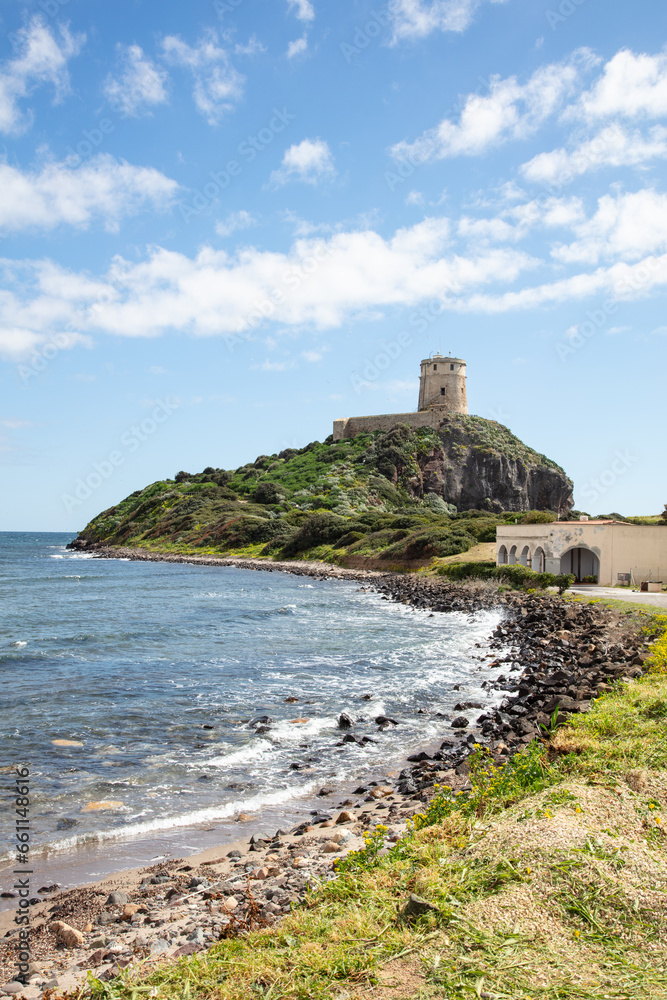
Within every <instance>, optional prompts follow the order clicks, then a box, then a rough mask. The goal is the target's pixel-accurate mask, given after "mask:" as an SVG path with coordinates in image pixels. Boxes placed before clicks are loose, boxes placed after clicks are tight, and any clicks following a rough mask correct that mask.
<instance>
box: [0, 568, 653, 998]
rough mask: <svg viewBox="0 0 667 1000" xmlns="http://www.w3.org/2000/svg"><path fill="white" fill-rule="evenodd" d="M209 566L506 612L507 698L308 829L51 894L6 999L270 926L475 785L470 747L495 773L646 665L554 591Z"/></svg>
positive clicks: (465, 709) (1, 949) (431, 604)
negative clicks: (363, 585) (376, 842)
mask: <svg viewBox="0 0 667 1000" xmlns="http://www.w3.org/2000/svg"><path fill="white" fill-rule="evenodd" d="M129 553H133V554H132V555H130V554H129ZM95 555H96V556H98V555H99V556H101V557H102V558H104V557H106V558H109V557H113V558H119V557H120V558H151V557H153V556H155V558H159V559H160V561H173V562H204V561H205V560H206V561H207V560H208V559H209V557H200V558H197V557H179V556H173V557H172V556H161V555H159V554H145V553H143V552H141V553H140V554H137V553H136V550H122V549H121V550H119V549H113V550H96V551H95ZM206 564H211V563H208V561H207V563H206ZM212 564H215V565H240V566H242V568H253V569H282V568H285V569H287V570H288V571H289V572H297V573H299V574H300V575H308V576H314V577H317V578H319V577H336V578H338V577H339V578H345V579H356V580H361V581H365V582H367V583H368V584H369V585H370V587H371V588H372V589H373V590H375V591H378V592H380V593H381V594H382V595H383V597H385V598H386V599H387V600H392V601H399V602H402V603H404V604H408V605H411V606H413V607H415V608H419V609H422V610H424V611H427V612H429V613H434V612H446V611H464V612H468V613H474V612H476V611H479V610H483V609H489V608H493V607H498V606H499V605H501V606H502V607H503V608H504V611H505V614H504V616H503V620H502V621H501V623H500V625H499V626H498V627H497V628H496V630H495V632H494V634H493V637H492V640H491V649H492V650H493V651H494V652H493V653H491V654H485V656H484V657H480V658H481V659H483V658H486V657H487V656H488V657H489V658H491V659H492V660H493V662H492V663H489V664H488V666H494V667H498V668H499V669H500V670H504V671H506V672H504V673H501V674H500V675H499V676H498V678H497V680H496V681H495V682H486V683H487V685H488V686H489V687H494V688H497V690H499V691H500V692H502V693H504V695H505V698H504V701H503V703H502V704H501V706H500V707H499V708H497V709H492V710H491V709H487V710H482V711H481V712H480V711H479V709H483V706H482V705H481V704H473V703H471V702H461V703H460V704H459V705H457V706H456V712H457V713H458V714H456V716H455V718H453V719H452V720H449V721H445V720H444V719H443V729H444V730H445V731H444V732H443V736H444V737H445V738H444V739H443V740H442V742H441V744H440V746H439V748H437V747H436V748H433V747H428V748H425V749H424V750H423V751H421V752H419V753H416V754H412V755H411V756H410V757H409V758H408V760H407V761H406V766H405V767H404V768H403V770H401V771H400V773H398V774H395V773H394V774H388V775H387V776H386V778H385V779H383V780H382V781H380V782H375V781H374V782H369V783H367V784H365V785H364V786H359V787H358V788H357V789H355V791H354V793H353V797H351V798H348V799H345V800H344V801H342V802H340V803H338V804H337V806H336V807H335V808H333V807H329V808H327V809H326V811H321V812H315V813H314V814H313V815H312V818H311V820H310V821H309V822H307V823H302V824H300V825H299V826H298V827H295V828H293V829H291V830H278V831H276V833H275V834H268V833H266V832H265V831H263V830H261V829H256V830H255V832H254V833H253V835H252V836H251V837H250V839H249V840H248V839H245V840H244V841H243V842H240V843H238V844H236V845H226V847H224V848H218V849H217V850H213V851H209V852H206V853H205V854H202V855H199V856H196V857H194V858H188V859H178V860H173V861H168V862H164V863H160V864H159V865H155V866H153V867H151V868H145V869H142V870H141V871H139V872H135V873H121V874H120V875H119V876H117V877H115V878H113V879H107V880H105V882H104V883H101V884H98V885H94V886H91V887H87V888H80V889H72V890H69V891H67V892H62V893H57V894H53V895H52V894H50V893H48V892H47V891H46V889H47V888H48V887H44V891H42V892H41V895H42V900H36V902H35V908H34V913H33V934H32V958H33V963H32V965H31V977H30V982H29V983H28V984H27V985H23V984H21V983H18V982H15V981H11V982H10V980H11V977H12V975H13V973H14V971H15V969H16V953H17V931H16V929H15V928H14V929H10V930H9V931H8V933H7V934H6V935H5V939H4V940H3V941H2V943H1V944H0V983H4V984H5V985H4V987H0V994H8V995H18V996H23V997H25V998H26V1000H38V998H40V997H41V996H43V994H44V992H45V991H46V990H55V991H57V992H58V993H60V992H68V991H71V990H73V989H75V988H77V987H80V986H81V984H82V983H83V982H84V981H85V975H86V972H87V971H88V970H92V971H93V972H94V973H95V975H97V976H100V977H101V978H103V979H111V978H113V977H114V976H116V975H118V973H119V972H120V971H121V970H122V969H124V968H128V967H130V966H132V967H133V968H137V967H140V966H146V967H147V968H150V967H152V966H153V965H155V964H157V963H162V962H166V961H175V960H177V959H178V958H180V957H181V956H183V955H189V954H194V953H195V952H197V951H200V950H203V949H206V948H207V947H210V945H211V944H212V943H214V942H215V941H216V940H219V939H220V938H224V937H231V936H234V935H236V934H239V933H241V934H242V933H245V932H247V931H248V930H250V929H254V928H258V927H267V926H270V925H271V924H273V923H275V921H276V920H279V919H280V917H281V916H282V915H283V914H284V913H287V912H289V911H290V909H292V908H293V907H294V906H296V905H298V904H299V902H300V900H301V899H302V898H303V896H304V895H305V893H306V892H307V890H308V888H309V887H314V886H316V885H318V884H319V883H320V882H322V881H323V880H326V879H330V878H334V877H336V876H335V871H334V865H333V862H334V861H335V859H336V858H339V857H342V856H344V855H345V854H346V853H347V852H349V851H350V850H355V849H358V848H359V847H360V846H362V844H363V840H362V834H363V832H364V831H365V830H367V829H369V828H371V829H372V828H374V827H375V826H376V825H377V824H378V823H380V822H381V823H382V824H383V825H384V826H386V827H387V828H388V829H387V833H386V838H387V841H388V842H392V841H394V842H395V841H396V840H398V839H399V838H400V836H401V835H402V833H403V832H404V830H405V826H406V821H407V820H408V818H409V817H410V816H412V815H413V814H414V813H415V812H416V811H419V810H421V809H422V808H423V806H424V804H425V803H426V802H428V800H429V799H430V798H431V797H432V795H433V794H434V788H433V786H434V784H435V783H439V784H447V785H449V786H450V787H452V788H453V789H454V790H462V791H464V792H465V791H466V790H467V789H469V788H470V783H469V778H468V772H469V768H468V761H467V758H468V756H469V754H470V753H471V751H472V750H473V749H474V748H475V747H476V746H479V745H480V744H483V745H485V746H486V747H487V748H488V750H489V752H490V753H491V755H492V756H493V758H494V759H495V760H496V761H497V762H498V763H502V762H504V761H506V760H507V759H508V757H509V755H510V754H512V753H513V752H515V751H516V750H518V749H520V748H521V747H523V746H526V745H528V744H529V743H531V742H532V741H534V740H536V739H538V738H540V735H541V734H543V733H544V732H545V730H548V729H549V727H550V725H551V724H552V720H553V718H554V713H557V714H558V716H559V717H562V716H567V715H568V714H571V713H575V712H585V711H588V710H589V709H590V705H591V699H592V698H594V697H596V696H598V695H599V694H601V693H603V692H604V691H605V690H608V689H609V686H610V684H612V683H614V682H615V681H618V680H626V681H630V680H632V678H634V677H636V676H639V675H640V674H641V672H642V668H643V660H644V659H645V658H646V656H647V655H648V654H647V649H646V646H645V645H643V644H642V643H641V642H640V641H639V640H638V639H637V638H636V636H634V635H633V633H632V631H631V630H630V628H629V626H628V624H627V623H626V622H625V621H623V620H622V619H621V617H620V616H618V615H617V614H616V613H615V612H613V611H611V610H609V609H607V608H605V607H603V606H601V605H587V604H581V603H575V602H570V601H566V600H563V599H561V598H559V597H556V596H555V595H550V594H544V595H542V594H528V595H527V594H523V593H516V592H508V591H504V592H502V591H498V589H497V588H496V587H493V586H489V585H487V584H479V585H474V584H466V585H456V584H452V583H449V582H448V581H445V580H444V579H442V578H438V577H426V576H423V575H420V576H414V575H412V576H411V575H390V574H381V573H375V572H366V571H361V572H360V571H352V570H339V569H338V568H337V567H329V566H326V565H324V564H321V563H320V564H318V563H311V564H308V563H304V564H301V563H298V564H295V563H287V564H285V566H284V567H283V566H282V565H281V564H276V563H273V564H271V565H270V566H266V565H265V564H263V563H262V564H260V565H257V564H256V563H253V561H251V560H232V559H221V560H215V562H214V563H212ZM376 721H377V720H376ZM387 724H391V720H387ZM340 728H341V738H342V739H343V740H351V739H357V738H358V737H357V736H356V735H355V733H354V723H353V722H352V720H349V719H346V718H343V717H341V720H340ZM44 897H48V898H47V899H46V900H45V899H44ZM5 926H6V927H7V926H10V925H8V924H5ZM49 996H50V997H52V996H54V994H53V993H51V994H49Z"/></svg>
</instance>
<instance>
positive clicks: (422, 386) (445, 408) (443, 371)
mask: <svg viewBox="0 0 667 1000" xmlns="http://www.w3.org/2000/svg"><path fill="white" fill-rule="evenodd" d="M419 409H420V410H437V411H440V412H442V413H443V414H444V413H467V412H468V395H467V392H466V363H465V361H463V360H462V359H461V358H443V356H442V355H441V354H434V355H433V357H432V358H427V359H426V360H425V361H422V363H421V376H420V379H419Z"/></svg>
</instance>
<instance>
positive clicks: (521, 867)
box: [90, 615, 667, 1000]
mask: <svg viewBox="0 0 667 1000" xmlns="http://www.w3.org/2000/svg"><path fill="white" fill-rule="evenodd" d="M642 627H643V628H644V629H645V634H646V638H647V639H653V645H652V647H651V648H652V654H651V658H650V660H649V667H650V672H649V673H648V674H647V675H645V676H644V677H643V678H641V679H640V680H638V681H636V682H633V683H632V684H630V685H627V686H623V685H618V686H617V687H616V689H615V690H614V691H612V692H610V693H609V694H607V695H605V696H604V697H602V698H600V699H598V700H597V701H596V702H594V704H593V708H592V711H591V712H590V713H589V714H587V715H582V716H577V717H575V718H573V719H572V720H571V721H570V722H568V724H567V725H565V726H562V727H561V728H559V729H558V730H557V731H556V733H555V735H554V736H553V738H552V740H551V742H550V744H549V745H548V746H545V745H542V744H538V745H535V744H533V745H532V746H531V747H529V748H528V749H526V750H525V751H523V752H522V753H520V754H518V755H516V756H515V757H514V758H513V759H512V760H511V761H510V762H509V763H508V764H507V765H506V766H505V767H502V768H501V767H495V766H492V765H491V764H490V762H489V761H488V760H487V759H486V758H484V757H483V756H478V757H477V758H476V760H475V761H474V762H473V767H472V771H471V778H472V783H473V789H472V791H471V792H470V793H469V794H460V795H453V794H452V792H451V790H449V789H448V788H446V787H442V788H441V789H439V791H438V793H437V795H436V797H435V799H433V800H432V801H431V803H430V804H429V805H428V807H427V808H426V809H425V810H424V811H423V813H421V814H420V815H418V816H416V817H415V819H414V822H413V823H412V826H411V829H410V831H409V832H408V833H407V835H406V836H405V837H403V838H402V839H401V840H400V841H399V842H398V843H397V844H396V845H394V846H392V847H390V848H389V850H387V849H386V848H383V844H384V837H385V829H384V828H382V827H378V828H377V829H376V830H375V831H374V832H371V833H370V834H369V835H368V836H367V839H366V846H365V847H364V849H363V850H362V851H360V852H358V853H357V854H356V855H349V856H348V857H347V859H345V861H344V862H343V863H341V864H340V865H339V875H338V878H336V879H335V880H333V881H331V882H328V883H326V884H325V885H323V886H321V887H320V888H319V889H318V890H317V891H314V892H312V893H311V894H310V896H309V897H308V899H307V900H306V902H305V903H304V905H303V906H302V907H301V908H299V909H298V910H296V911H295V912H294V913H292V914H290V915H289V916H288V917H286V918H285V919H284V920H282V922H281V923H280V924H279V925H277V927H276V928H274V929H269V930H265V931H259V932H254V933H251V934H249V935H248V936H247V937H246V938H242V939H236V940H231V941H222V942H220V943H219V944H217V945H216V946H215V947H214V948H212V949H211V951H210V952H208V953H202V954H200V955H197V956H194V957H192V958H188V959H182V960H181V961H180V962H179V963H178V964H177V965H173V966H167V967H164V968H162V969H159V970H157V971H153V972H151V973H147V974H145V975H144V976H143V978H142V977H141V974H139V976H138V978H135V979H131V978H129V977H126V978H122V979H118V980H115V981H113V982H110V983H102V982H99V981H97V980H95V979H92V980H91V984H90V990H91V992H92V994H93V995H94V996H95V997H97V998H99V1000H136V998H137V997H145V996H151V997H158V998H163V1000H184V998H191V1000H195V998H202V1000H203V998H215V1000H248V998H253V997H258V998H259V997H262V998H266V1000H324V998H327V1000H329V998H334V1000H336V998H337V1000H357V998H358V1000H361V998H362V997H363V998H370V1000H388V998H389V997H395V998H398V1000H401V998H407V997H411V998H422V1000H426V998H433V1000H435V998H448V1000H474V998H476V997H486V998H494V1000H603V998H604V1000H644V998H652V1000H653V998H655V1000H658V998H667V937H666V934H667V900H666V897H665V891H664V890H665V886H667V864H666V855H665V832H664V826H665V825H666V824H667V616H665V615H663V616H660V617H654V618H652V619H647V618H646V617H645V618H644V619H643V625H642ZM410 893H417V894H419V895H421V896H422V897H424V898H425V899H427V900H428V901H429V902H431V903H432V904H433V905H434V906H435V907H436V910H435V911H434V912H432V913H429V914H428V915H426V916H422V917H419V918H417V919H416V920H415V919H413V920H407V919H406V918H404V917H403V915H402V909H403V905H404V903H405V900H406V899H407V897H408V896H409V894H410Z"/></svg>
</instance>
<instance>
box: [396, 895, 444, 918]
mask: <svg viewBox="0 0 667 1000" xmlns="http://www.w3.org/2000/svg"><path fill="white" fill-rule="evenodd" d="M427 913H440V910H439V909H438V907H437V906H434V905H433V903H429V902H428V900H427V899H422V897H421V896H416V895H415V893H414V892H413V893H411V895H410V898H409V899H408V901H407V903H406V904H405V906H404V907H403V916H404V917H405V918H406V919H408V920H410V919H414V918H415V917H423V916H425V914H427Z"/></svg>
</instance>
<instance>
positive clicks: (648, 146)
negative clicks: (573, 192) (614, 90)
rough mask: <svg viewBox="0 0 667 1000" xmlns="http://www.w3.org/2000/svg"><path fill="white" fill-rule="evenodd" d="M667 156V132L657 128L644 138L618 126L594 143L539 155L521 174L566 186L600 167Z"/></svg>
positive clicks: (632, 164) (635, 163)
mask: <svg viewBox="0 0 667 1000" xmlns="http://www.w3.org/2000/svg"><path fill="white" fill-rule="evenodd" d="M665 156H667V128H664V127H663V126H661V125H656V126H655V127H654V128H652V129H651V130H650V132H649V135H648V136H647V137H644V136H643V135H642V134H641V133H640V132H639V131H633V132H630V131H628V130H627V129H624V128H622V127H621V126H619V125H616V124H614V125H609V126H608V127H607V128H603V129H601V131H600V132H598V134H597V135H596V136H594V137H593V138H592V139H587V140H585V141H584V142H580V143H579V144H578V145H577V146H574V147H573V148H572V149H564V148H560V149H554V150H553V151H552V152H550V153H539V154H538V155H537V156H535V157H533V159H532V160H530V161H529V162H528V163H524V164H523V165H522V166H521V168H520V170H521V173H522V174H523V176H524V177H525V178H526V180H529V181H534V182H535V183H540V184H567V183H568V182H569V181H572V180H574V178H575V177H580V176H581V175H582V174H585V173H588V171H591V170H599V169H600V168H601V167H636V166H641V165H642V164H644V163H647V162H648V161H649V160H653V159H655V158H656V157H663V158H664V157H665Z"/></svg>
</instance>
